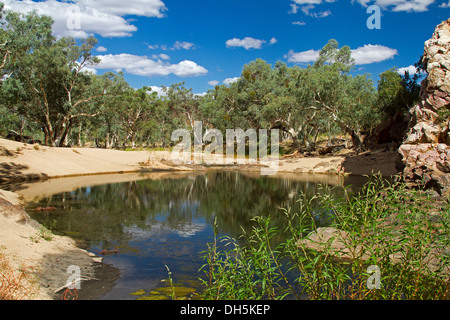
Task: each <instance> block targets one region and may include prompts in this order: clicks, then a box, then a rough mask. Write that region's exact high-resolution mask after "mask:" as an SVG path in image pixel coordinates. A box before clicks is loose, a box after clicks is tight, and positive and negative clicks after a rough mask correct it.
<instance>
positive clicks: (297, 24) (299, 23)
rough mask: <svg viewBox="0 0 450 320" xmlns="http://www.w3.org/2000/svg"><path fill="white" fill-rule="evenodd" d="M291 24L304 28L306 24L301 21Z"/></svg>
mask: <svg viewBox="0 0 450 320" xmlns="http://www.w3.org/2000/svg"><path fill="white" fill-rule="evenodd" d="M292 24H294V25H296V26H304V25H306V22H303V21H294V22H292Z"/></svg>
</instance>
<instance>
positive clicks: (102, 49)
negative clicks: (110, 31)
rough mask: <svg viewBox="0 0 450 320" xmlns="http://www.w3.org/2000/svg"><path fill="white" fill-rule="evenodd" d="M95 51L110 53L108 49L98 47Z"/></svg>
mask: <svg viewBox="0 0 450 320" xmlns="http://www.w3.org/2000/svg"><path fill="white" fill-rule="evenodd" d="M95 50H96V51H98V52H106V51H108V49H106V48H105V47H104V46H100V47H98V48H97V49H95Z"/></svg>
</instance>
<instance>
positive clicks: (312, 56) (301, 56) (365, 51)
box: [285, 44, 398, 65]
mask: <svg viewBox="0 0 450 320" xmlns="http://www.w3.org/2000/svg"><path fill="white" fill-rule="evenodd" d="M319 54H320V50H312V49H311V50H308V51H303V52H294V51H293V50H290V51H289V53H288V54H287V55H286V56H285V58H286V59H288V61H289V62H293V63H307V62H314V61H316V60H317V58H318V57H319ZM397 54H398V51H397V50H396V49H391V48H388V47H385V46H382V45H371V44H367V45H364V46H363V47H359V48H357V49H354V50H352V58H353V59H355V65H364V64H371V63H376V62H381V61H385V60H388V59H392V58H394V56H395V55H397Z"/></svg>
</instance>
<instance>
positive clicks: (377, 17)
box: [367, 5, 381, 30]
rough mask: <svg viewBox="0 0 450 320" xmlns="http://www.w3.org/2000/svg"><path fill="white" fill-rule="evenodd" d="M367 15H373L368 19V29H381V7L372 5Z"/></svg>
mask: <svg viewBox="0 0 450 320" xmlns="http://www.w3.org/2000/svg"><path fill="white" fill-rule="evenodd" d="M367 13H368V14H372V15H371V16H370V17H369V18H368V19H367V28H368V29H370V30H373V29H378V30H379V29H381V9H380V7H379V6H376V5H372V6H369V7H368V8H367Z"/></svg>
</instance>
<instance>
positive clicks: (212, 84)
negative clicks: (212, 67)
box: [208, 80, 219, 86]
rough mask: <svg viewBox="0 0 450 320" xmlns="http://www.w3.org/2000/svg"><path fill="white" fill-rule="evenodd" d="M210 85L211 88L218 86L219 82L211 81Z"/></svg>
mask: <svg viewBox="0 0 450 320" xmlns="http://www.w3.org/2000/svg"><path fill="white" fill-rule="evenodd" d="M208 84H209V85H210V86H217V85H218V84H219V81H217V80H212V81H209V82H208Z"/></svg>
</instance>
